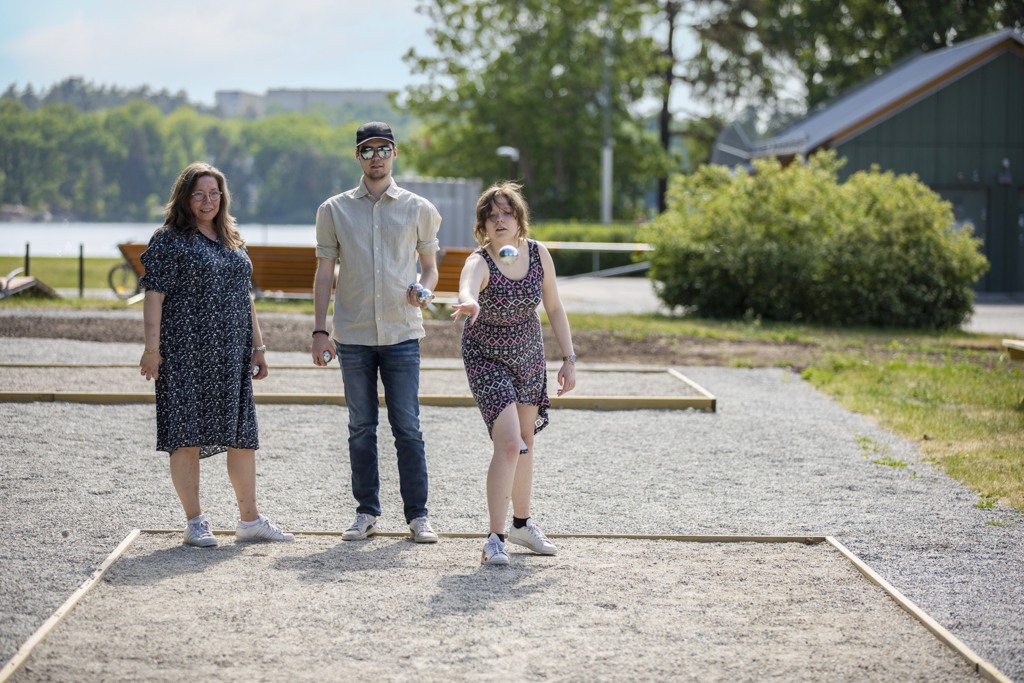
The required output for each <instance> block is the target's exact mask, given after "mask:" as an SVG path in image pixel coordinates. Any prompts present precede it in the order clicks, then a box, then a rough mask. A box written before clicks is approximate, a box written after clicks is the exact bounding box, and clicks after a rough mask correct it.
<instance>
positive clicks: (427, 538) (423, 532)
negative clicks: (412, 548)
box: [409, 517, 437, 543]
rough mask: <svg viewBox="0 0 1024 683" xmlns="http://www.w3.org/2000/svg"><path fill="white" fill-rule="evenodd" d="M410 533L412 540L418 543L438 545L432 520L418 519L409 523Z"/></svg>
mask: <svg viewBox="0 0 1024 683" xmlns="http://www.w3.org/2000/svg"><path fill="white" fill-rule="evenodd" d="M409 531H411V532H412V540H413V541H414V542H416V543H437V533H435V532H434V530H433V529H432V528H431V526H430V520H429V519H427V518H426V517H417V518H416V519H414V520H412V521H411V522H409Z"/></svg>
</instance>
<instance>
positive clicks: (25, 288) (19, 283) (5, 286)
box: [0, 268, 60, 299]
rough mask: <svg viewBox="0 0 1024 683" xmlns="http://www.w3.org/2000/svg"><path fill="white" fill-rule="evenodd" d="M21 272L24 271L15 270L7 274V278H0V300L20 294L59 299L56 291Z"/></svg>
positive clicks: (20, 269)
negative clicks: (25, 293)
mask: <svg viewBox="0 0 1024 683" xmlns="http://www.w3.org/2000/svg"><path fill="white" fill-rule="evenodd" d="M23 272H24V269H22V268H15V269H14V270H12V271H11V272H10V273H8V274H7V277H0V299H6V298H8V297H12V296H14V295H15V294H20V293H21V292H28V293H30V294H35V295H37V296H45V297H49V298H51V299H59V298H60V294H58V293H57V291H56V290H54V289H53V288H51V287H49V286H48V285H46V284H45V283H44V282H42V281H40V280H37V279H36V278H34V277H32V276H31V275H22V273H23Z"/></svg>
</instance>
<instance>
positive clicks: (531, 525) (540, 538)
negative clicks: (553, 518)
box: [508, 519, 558, 555]
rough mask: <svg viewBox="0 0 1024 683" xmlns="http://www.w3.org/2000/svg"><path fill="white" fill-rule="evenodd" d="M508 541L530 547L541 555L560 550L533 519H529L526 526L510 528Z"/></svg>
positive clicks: (551, 553) (552, 553)
mask: <svg viewBox="0 0 1024 683" xmlns="http://www.w3.org/2000/svg"><path fill="white" fill-rule="evenodd" d="M508 542H509V543H515V544H516V545H521V546H523V547H525V548H529V549H530V550H532V551H533V552H535V553H538V554H540V555H554V554H555V553H557V552H558V548H556V547H555V544H554V543H552V542H551V541H549V540H548V537H547V536H545V535H544V532H543V531H541V530H540V527H539V526H537V524H536V522H534V521H533V519H527V520H526V526H524V527H522V528H520V529H517V528H515V527H512V528H511V529H509V530H508Z"/></svg>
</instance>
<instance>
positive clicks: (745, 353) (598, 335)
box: [0, 311, 817, 369]
mask: <svg viewBox="0 0 1024 683" xmlns="http://www.w3.org/2000/svg"><path fill="white" fill-rule="evenodd" d="M260 326H261V328H262V329H263V338H264V339H265V340H266V341H267V344H268V345H269V346H270V347H271V348H272V349H274V350H275V351H290V352H303V351H308V350H309V343H310V341H309V339H310V338H309V334H310V329H311V320H310V317H309V316H304V315H292V314H280V313H277V314H275V313H265V314H262V315H260ZM426 328H427V336H426V337H425V338H424V340H423V342H422V344H421V346H420V349H421V354H422V356H423V357H424V358H458V357H459V335H460V334H461V329H462V328H461V327H460V326H457V325H454V324H452V323H449V322H446V321H439V320H429V321H427V322H426ZM544 332H545V347H546V348H547V350H548V357H549V358H550V359H557V358H558V356H559V353H558V344H557V343H556V342H555V339H554V335H553V334H552V333H551V330H550V328H545V330H544ZM0 337H45V338H48V339H77V340H80V341H100V342H123V343H132V344H134V343H139V344H141V343H142V341H143V338H142V320H141V316H138V317H133V316H121V315H118V316H108V315H90V314H89V313H87V312H81V311H71V312H68V314H67V315H54V314H53V313H50V312H48V313H47V314H35V313H31V312H27V311H26V312H19V313H18V314H16V315H15V314H12V315H3V316H0ZM573 343H574V345H575V347H576V354H577V355H578V356H579V357H580V359H581V360H583V361H586V362H589V363H640V364H662V365H683V366H685V365H708V366H721V367H778V366H790V367H794V368H797V369H801V368H804V367H807V366H808V365H809V364H810V363H811V361H812V359H813V357H814V353H815V351H816V349H817V347H815V346H813V345H809V344H800V343H794V342H764V341H746V340H743V341H727V340H720V339H707V338H704V337H691V336H685V335H672V334H645V335H644V336H642V337H637V336H635V335H631V334H626V333H620V332H615V331H611V332H581V331H577V332H574V333H573Z"/></svg>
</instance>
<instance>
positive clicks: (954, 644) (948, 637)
mask: <svg viewBox="0 0 1024 683" xmlns="http://www.w3.org/2000/svg"><path fill="white" fill-rule="evenodd" d="M180 533H181V530H180V529H134V530H133V531H131V532H130V533H129V534H128V536H127V537H126V538H125V539H124V540H123V541H121V543H120V544H119V545H118V546H117V548H115V549H114V551H113V552H111V553H110V555H109V556H108V557H107V559H106V560H104V562H103V564H102V565H100V567H99V568H98V569H97V570H96V571H95V572H93V573H92V575H91V576H90V577H89V578H88V579H87V580H86V581H85V583H83V584H82V585H81V586H80V587H79V588H78V590H76V591H75V592H74V593H73V594H72V595H71V597H69V598H68V599H67V600H66V601H65V602H64V604H63V605H61V606H60V607H59V608H58V609H57V611H56V612H54V613H53V615H52V616H50V618H49V619H47V620H46V621H45V622H43V624H42V626H40V627H39V628H38V629H37V630H36V632H35V633H33V634H32V635H31V636H30V637H29V639H28V640H26V641H25V643H24V644H23V645H22V646H21V648H19V649H18V651H17V653H15V655H14V656H13V657H12V658H11V659H10V660H9V661H8V662H7V663H6V664H4V666H3V668H2V669H0V683H5V682H6V681H7V680H8V679H9V678H10V677H11V676H13V675H14V674H15V673H16V672H17V671H18V670H19V669H20V668H21V667H22V665H24V664H25V662H26V661H28V658H29V657H31V655H32V651H33V650H34V649H35V648H36V647H37V646H38V645H39V644H40V643H42V642H43V640H45V639H46V637H47V636H48V635H49V634H50V632H51V631H53V629H55V628H56V627H57V626H58V625H59V624H60V623H61V622H62V621H63V620H64V618H65V617H67V616H68V614H70V613H71V611H72V610H74V608H75V607H76V606H77V605H78V603H79V601H80V600H81V599H82V598H83V597H84V596H85V594H86V593H88V592H89V590H90V589H92V587H93V586H95V585H96V584H97V583H99V581H100V580H101V579H102V578H103V576H104V575H105V574H106V573H107V571H108V570H109V569H110V568H111V567H112V566H113V565H114V563H116V562H117V561H118V560H119V559H120V558H121V556H122V555H124V553H125V552H126V551H127V550H128V548H130V547H131V545H132V544H133V543H134V542H135V540H136V539H137V538H138V537H139V536H140V535H141V534H180ZM213 533H215V534H217V535H218V536H231V535H234V533H235V532H234V531H228V530H215V531H214V532H213ZM291 533H293V534H296V535H305V536H339V537H340V536H341V532H340V531H292V532H291ZM376 535H377V536H382V537H385V538H407V537H408V536H409V534H408V533H405V532H382V533H378V534H376ZM438 536H439V537H442V538H483V537H484V536H485V534H481V533H439V534H438ZM548 536H549V537H550V538H596V539H618V540H641V541H651V540H654V541H677V542H682V543H803V544H805V545H817V544H820V543H827V544H828V545H829V546H831V547H832V548H833V549H835V550H836V551H838V552H839V553H840V554H841V555H842V556H843V557H845V558H846V559H847V560H848V561H849V562H850V563H851V564H852V565H853V566H854V567H855V568H856V569H857V571H858V572H860V573H861V575H863V576H864V577H865V578H866V579H867V580H868V581H869V582H870V583H871V584H873V585H875V586H876V587H878V588H880V589H882V592H884V593H885V594H886V595H888V596H889V598H890V599H891V600H893V601H894V602H895V603H896V604H897V605H899V607H900V608H901V609H903V610H904V611H905V612H907V613H908V614H909V615H910V616H911V617H913V618H914V619H916V620H917V621H918V622H919V623H920V624H921V625H922V626H924V628H925V629H926V630H927V631H928V632H929V633H931V634H932V635H933V636H934V637H935V638H937V639H938V640H939V642H941V643H942V644H943V645H945V646H946V647H948V648H949V649H951V650H952V651H953V652H954V653H955V654H957V655H958V656H959V657H960V658H961V659H963V660H965V661H966V662H967V663H968V664H970V665H971V666H972V667H973V668H974V671H975V673H977V674H979V675H980V676H981V677H982V678H984V679H985V680H988V681H993V683H1013V681H1012V680H1011V679H1010V678H1009V677H1007V676H1006V675H1004V674H1003V673H1002V672H1000V671H999V670H998V669H996V668H995V667H994V666H992V665H991V664H989V663H988V662H987V661H985V660H984V659H982V658H981V657H979V656H978V655H977V654H976V653H975V652H974V651H973V650H971V648H969V647H967V645H965V644H964V643H963V642H962V641H961V640H960V639H959V638H957V637H956V636H954V635H953V634H952V633H950V632H949V631H948V630H947V629H946V628H945V627H943V626H942V625H941V624H939V623H938V622H937V621H935V620H934V619H933V618H932V617H930V616H929V615H928V613H927V612H925V611H924V610H922V609H921V608H920V607H918V606H917V605H916V604H914V602H913V601H911V600H910V599H909V598H907V597H906V596H904V595H903V594H902V593H900V592H899V591H898V590H896V589H895V588H894V587H893V586H892V585H891V584H890V583H889V582H888V581H886V580H885V579H883V578H882V577H881V576H879V575H878V574H877V573H876V572H875V571H874V570H873V569H871V567H869V566H868V565H867V564H865V563H864V562H863V561H862V560H861V559H860V558H859V557H857V556H856V555H854V554H853V553H852V552H851V551H850V550H849V549H847V548H846V547H845V546H844V545H843V544H842V543H840V542H839V541H838V540H837V539H836V538H834V537H832V536H743V535H696V536H685V535H675V534H548Z"/></svg>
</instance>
